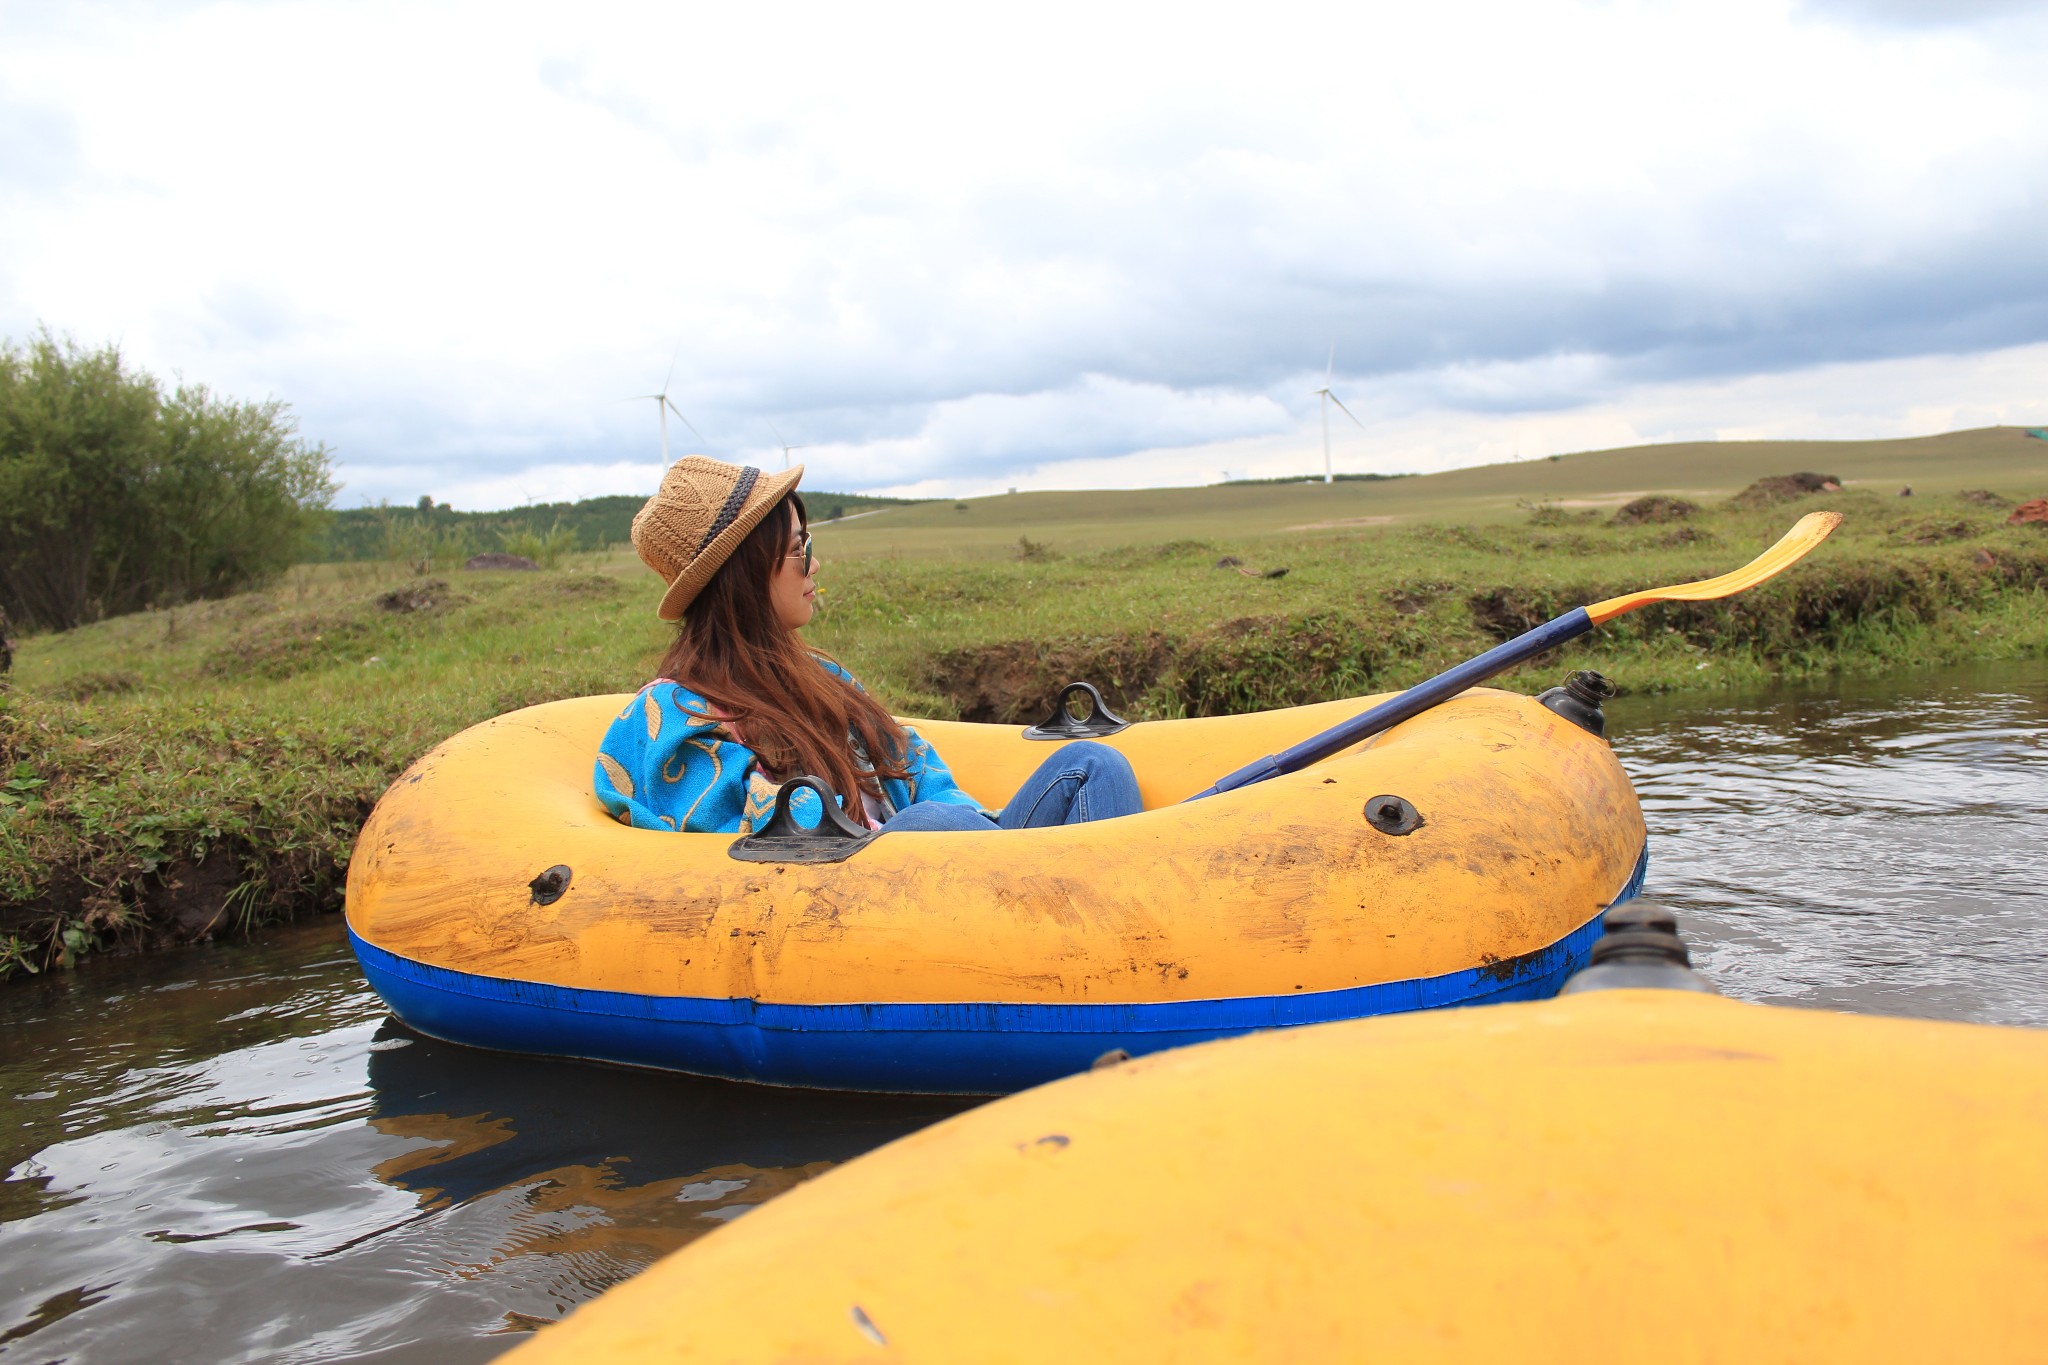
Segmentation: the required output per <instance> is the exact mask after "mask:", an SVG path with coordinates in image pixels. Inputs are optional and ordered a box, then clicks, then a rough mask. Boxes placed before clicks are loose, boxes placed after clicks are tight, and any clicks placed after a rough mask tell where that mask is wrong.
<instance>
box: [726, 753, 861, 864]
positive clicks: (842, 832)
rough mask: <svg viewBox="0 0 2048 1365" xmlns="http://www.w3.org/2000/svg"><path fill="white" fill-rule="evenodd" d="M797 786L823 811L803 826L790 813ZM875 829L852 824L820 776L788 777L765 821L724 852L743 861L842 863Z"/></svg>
mask: <svg viewBox="0 0 2048 1365" xmlns="http://www.w3.org/2000/svg"><path fill="white" fill-rule="evenodd" d="M799 787H809V788H810V789H811V790H812V791H814V792H816V793H817V794H818V804H819V805H821V806H823V807H824V814H823V815H821V816H820V817H819V819H818V823H817V825H816V827H815V828H811V829H806V828H805V827H804V826H802V825H799V824H798V823H797V822H796V817H795V816H793V815H791V814H790V810H789V807H790V803H791V802H792V801H794V800H795V799H796V793H797V789H798V788H799ZM876 833H877V831H875V830H871V829H867V828H864V827H863V826H860V825H856V824H855V823H853V821H851V820H849V819H847V818H846V812H845V811H842V810H841V809H839V795H838V793H836V792H834V791H833V790H832V788H831V787H830V786H829V785H827V783H826V781H825V779H824V778H822V777H812V776H811V775H810V774H809V773H806V774H804V775H803V776H802V777H792V778H791V779H789V781H787V782H785V783H783V784H782V785H781V786H780V787H778V788H777V789H776V791H775V810H774V812H773V813H772V814H771V815H769V817H768V823H767V824H765V825H763V826H761V828H759V829H757V830H755V831H754V832H753V833H752V834H742V835H741V836H740V837H739V838H737V839H735V840H733V842H732V845H731V847H729V848H727V849H726V852H727V853H728V854H729V855H731V856H732V857H734V858H737V859H739V860H740V861H741V862H743V863H843V862H845V861H846V860H847V859H848V858H851V857H852V856H853V855H854V854H856V853H858V852H860V851H861V850H862V849H864V848H866V847H867V846H868V845H869V844H871V843H873V842H874V841H875V836H876Z"/></svg>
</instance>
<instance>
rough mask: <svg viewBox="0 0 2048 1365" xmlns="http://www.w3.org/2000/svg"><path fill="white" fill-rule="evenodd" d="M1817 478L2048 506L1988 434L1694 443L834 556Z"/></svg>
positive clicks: (1720, 489)
mask: <svg viewBox="0 0 2048 1365" xmlns="http://www.w3.org/2000/svg"><path fill="white" fill-rule="evenodd" d="M1800 470H1815V471H1818V472H1820V473H1825V474H1834V475H1838V476H1839V477H1841V479H1842V480H1843V481H1844V482H1845V484H1846V485H1847V486H1848V487H1850V488H1855V489H1867V490H1870V491H1873V492H1877V493H1881V494H1884V495H1886V496H1891V495H1895V494H1896V493H1897V492H1898V490H1899V489H1900V488H1901V487H1904V486H1906V485H1909V484H1910V485H1911V486H1912V487H1913V488H1914V489H1915V490H1916V491H1918V492H1921V493H1935V492H1957V491H1960V490H1963V489H1969V488H1983V489H1989V490H1990V491H1992V492H1995V493H1999V494H2002V495H2003V496H2005V497H2006V498H2008V499H2011V500H2019V499H2024V498H2038V497H2043V496H2048V441H2041V440H2037V439H2035V438H2033V437H2030V436H2028V435H2027V433H2026V429H2025V428H2023V427H1985V428H1981V429H1979V430H1975V431H1958V432H1951V433H1949V434H1947V435H1942V436H1926V437H1919V438H1916V439H1912V440H1900V441H1720V442H1715V441H1695V442H1688V443H1686V444H1682V445H1655V446H1633V447H1629V448H1627V449H1622V450H1595V451H1588V452H1585V453H1584V454H1578V455H1559V456H1552V457H1550V458H1547V459H1541V460H1524V461H1521V462H1519V463H1511V464H1496V465H1484V466H1481V467H1479V468H1474V469H1456V470H1451V471H1449V472H1446V473H1442V474H1427V475H1418V476H1415V477H1411V478H1403V479H1386V480H1378V481H1364V480H1345V481H1342V482H1339V483H1336V484H1327V485H1326V484H1324V483H1322V482H1320V481H1316V482H1313V483H1308V482H1303V483H1283V484H1271V483H1256V484H1254V483H1230V484H1215V485H1211V486H1209V487H1205V488H1154V489H1133V490H1118V491H1110V492H1050V493H1009V494H999V495H996V496H993V497H985V498H971V499H967V500H965V501H939V502H921V503H915V504H912V505H908V506H904V507H898V508H893V509H890V510H887V511H884V512H878V513H875V514H873V515H869V516H864V517H860V518H857V519H854V520H850V521H848V522H847V523H846V524H845V525H843V526H835V527H831V528H829V529H827V530H825V531H823V532H821V534H820V536H819V544H820V546H821V547H822V548H824V549H825V550H826V552H827V553H831V554H835V555H842V556H850V557H867V556H874V555H884V556H886V555H912V556H916V555H925V554H933V555H940V556H963V557H967V558H977V557H981V556H992V557H1012V556H1014V555H1015V554H1016V552H1017V542H1018V538H1019V537H1020V536H1021V537H1024V538H1026V539H1028V540H1031V541H1035V542H1039V543H1044V544H1051V545H1053V546H1055V547H1056V548H1058V549H1060V550H1062V551H1064V550H1069V549H1073V550H1089V549H1101V548H1105V547H1108V546H1112V545H1140V544H1159V543H1163V542H1167V541H1173V540H1194V539H1200V540H1213V539H1217V538H1219V537H1220V538H1235V537H1240V536H1245V535H1284V534H1294V535H1304V534H1306V535H1315V534H1325V535H1327V534H1341V533H1344V532H1347V531H1355V530H1357V529H1359V528H1361V527H1368V526H1374V525H1387V524H1392V523H1409V522H1419V521H1459V522H1482V523H1483V522H1502V521H1509V520H1514V519H1516V518H1518V517H1519V516H1520V515H1521V511H1522V508H1523V506H1524V505H1526V504H1528V503H1534V502H1558V503H1561V504H1563V505H1564V506H1566V507H1572V506H1575V505H1576V506H1579V507H1613V506H1619V505H1620V504H1622V503H1624V502H1627V501H1628V500H1629V499H1631V498H1633V497H1636V496H1638V495H1639V494H1642V493H1651V492H1654V493H1676V494H1680V495H1681V496H1685V497H1689V498H1692V499H1693V500H1695V501H1701V502H1710V501H1714V500H1717V499H1720V498H1725V497H1727V496H1729V495H1731V494H1734V493H1736V492H1739V491H1740V490H1741V489H1743V488H1745V487H1747V486H1748V485H1749V484H1751V483H1753V482H1754V481H1756V480H1757V479H1760V478H1766V477H1769V476H1771V475H1775V474H1790V473H1794V472H1797V471H1800Z"/></svg>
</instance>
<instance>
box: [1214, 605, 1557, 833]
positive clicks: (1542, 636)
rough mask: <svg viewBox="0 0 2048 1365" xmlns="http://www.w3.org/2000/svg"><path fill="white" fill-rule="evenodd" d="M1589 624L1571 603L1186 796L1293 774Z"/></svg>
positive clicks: (1475, 684)
mask: <svg viewBox="0 0 2048 1365" xmlns="http://www.w3.org/2000/svg"><path fill="white" fill-rule="evenodd" d="M1592 628H1593V618H1592V617H1590V616H1588V615H1586V609H1585V608H1584V607H1575V608H1573V609H1572V610H1570V611H1568V612H1566V613H1565V614H1564V615H1562V616H1560V617H1558V618H1557V619H1556V620H1555V621H1546V622H1544V623H1543V624H1542V625H1540V626H1538V627H1536V629H1534V630H1532V631H1528V632H1526V633H1524V634H1521V635H1517V636H1516V637H1515V638H1514V639H1512V640H1509V641H1508V642H1507V643H1506V644H1502V645H1495V646H1494V647H1493V648H1492V649H1489V650H1487V651H1486V652H1485V653H1484V654H1481V655H1480V656H1479V657H1478V658H1476V659H1467V660H1466V661H1465V662H1464V663H1461V664H1459V665H1458V666H1457V667H1456V668H1452V669H1447V670H1445V671H1444V672H1442V673H1439V674H1437V675H1436V676H1435V677H1434V678H1431V679H1430V680H1429V681H1428V682H1425V683H1417V684H1416V685H1415V686H1413V687H1411V688H1409V689H1408V690H1407V691H1406V692H1403V693H1402V694H1401V695H1400V696H1398V697H1391V698H1389V699H1388V700H1386V701H1383V702H1381V703H1380V704H1379V705H1378V706H1375V707H1373V708H1372V709H1371V710H1370V711H1367V712H1365V713H1363V714H1361V715H1356V716H1353V717H1352V718H1351V719H1350V720H1347V721H1345V722H1343V723H1342V724H1340V725H1333V726H1331V727H1330V728H1329V729H1327V730H1325V731H1323V732H1322V733H1321V734H1319V735H1313V736H1310V737H1309V738H1308V739H1305V740H1303V741H1302V742H1301V743H1299V744H1297V745H1295V746H1294V747H1293V748H1291V749H1286V750H1283V751H1281V752H1280V753H1277V754H1268V755H1266V756H1265V757H1264V758H1262V759H1260V760H1259V761H1258V762H1256V763H1247V764H1246V765H1245V766H1244V767H1242V768H1239V769H1238V770H1237V771H1236V772H1234V773H1229V774H1226V775H1225V776H1223V777H1219V778H1217V779H1216V784H1215V785H1214V786H1212V787H1210V788H1208V789H1207V790H1205V791H1199V792H1196V793H1195V794H1194V795H1193V796H1190V797H1189V798H1188V800H1190V801H1199V800H1201V799H1202V798H1203V797H1205V796H1216V795H1218V794H1220V793H1222V792H1227V791H1232V790H1235V789H1236V788H1238V787H1249V786H1250V785H1251V784H1252V783H1254V782H1264V781H1265V780H1266V779H1267V778H1269V777H1278V776H1280V775H1281V774H1282V773H1291V772H1298V771H1299V770H1301V769H1303V768H1306V767H1307V766H1308V765H1309V764H1311V763H1320V762H1321V761H1322V760H1324V759H1326V758H1328V757H1329V756H1330V755H1331V754H1334V753H1339V752H1341V751H1343V750H1345V749H1348V748H1350V747H1351V746H1352V745H1354V744H1356V743H1358V742H1359V741H1360V740H1362V739H1370V738H1371V737H1372V736H1374V735H1376V734H1378V733H1379V732H1380V731H1382V730H1390V729H1392V728H1393V727H1394V726H1396V725H1399V724H1400V723H1401V722H1402V721H1404V720H1412V719H1413V718H1415V717H1416V716H1419V715H1421V714H1422V713H1423V712H1424V711H1427V710H1428V709H1429V708H1430V707H1432V706H1435V705H1437V704H1438V703H1439V702H1446V701H1449V700H1450V699H1451V698H1452V697H1455V696H1457V695H1458V694H1459V693H1460V692H1463V691H1464V690H1465V689H1466V688H1468V687H1477V686H1478V685H1479V684H1480V683H1483V682H1485V681H1486V680H1487V679H1488V678H1491V677H1493V676H1494V675H1495V674H1496V673H1505V672H1506V671H1507V670H1508V669H1510V668H1513V667H1514V666H1515V665H1516V664H1519V663H1526V662H1528V661H1529V660H1530V659H1533V658H1535V657H1536V656H1537V655H1538V654H1541V653H1543V652H1544V651H1545V650H1547V649H1555V648H1557V646H1559V645H1561V644H1563V643H1564V642H1565V641H1567V640H1576V639H1578V638H1579V636H1581V635H1584V634H1585V633H1586V632H1587V631H1589V630H1591V629H1592Z"/></svg>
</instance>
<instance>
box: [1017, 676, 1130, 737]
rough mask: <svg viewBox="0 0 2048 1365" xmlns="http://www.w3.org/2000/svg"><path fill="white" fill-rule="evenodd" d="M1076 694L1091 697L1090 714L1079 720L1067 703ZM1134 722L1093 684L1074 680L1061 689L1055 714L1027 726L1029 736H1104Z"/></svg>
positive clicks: (1053, 707)
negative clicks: (1122, 714) (1113, 706)
mask: <svg viewBox="0 0 2048 1365" xmlns="http://www.w3.org/2000/svg"><path fill="white" fill-rule="evenodd" d="M1075 697H1086V698H1088V714H1087V715H1085V716H1083V717H1081V718H1080V719H1079V720H1076V719H1075V718H1074V713H1073V712H1072V711H1069V710H1068V709H1067V703H1068V702H1070V701H1072V700H1073V699H1074V698H1075ZM1130 728H1131V723H1130V722H1129V721H1127V720H1125V719H1124V718H1123V717H1122V716H1120V715H1118V714H1117V713H1116V712H1114V711H1112V710H1110V709H1109V704H1108V703H1107V702H1105V701H1103V700H1102V694H1101V693H1100V692H1097V691H1096V690H1095V685H1094V684H1093V683H1084V682H1070V683H1068V684H1067V685H1066V686H1065V687H1062V688H1061V689H1060V694H1059V696H1058V697H1057V698H1055V699H1054V701H1053V704H1052V714H1051V715H1049V716H1047V717H1046V718H1045V719H1044V720H1042V721H1040V722H1038V724H1036V725H1029V726H1026V727H1025V729H1024V738H1026V739H1101V738H1102V737H1103V736H1104V735H1113V734H1115V733H1116V732H1117V731H1119V730H1128V729H1130Z"/></svg>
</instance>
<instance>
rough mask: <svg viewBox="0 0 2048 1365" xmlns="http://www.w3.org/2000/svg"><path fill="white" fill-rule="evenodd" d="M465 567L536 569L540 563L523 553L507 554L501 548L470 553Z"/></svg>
mask: <svg viewBox="0 0 2048 1365" xmlns="http://www.w3.org/2000/svg"><path fill="white" fill-rule="evenodd" d="M462 567H463V568H465V569H538V568H539V567H540V565H538V564H536V563H534V562H533V561H532V560H530V559H528V558H527V557H526V556H525V555H508V554H506V553H505V552H504V551H503V550H492V551H491V552H490V553H489V554H481V555H471V556H470V557H469V562H468V563H466V564H464V565H463V566H462Z"/></svg>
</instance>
